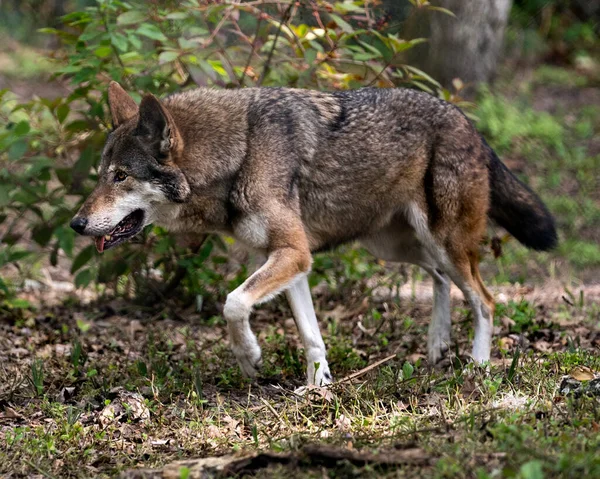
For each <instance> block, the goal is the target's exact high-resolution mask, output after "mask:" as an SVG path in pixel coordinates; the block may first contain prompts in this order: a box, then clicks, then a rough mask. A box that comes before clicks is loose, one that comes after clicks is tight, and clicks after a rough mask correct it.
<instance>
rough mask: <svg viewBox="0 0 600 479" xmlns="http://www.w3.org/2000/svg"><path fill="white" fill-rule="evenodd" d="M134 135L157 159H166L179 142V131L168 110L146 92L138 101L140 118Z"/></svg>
mask: <svg viewBox="0 0 600 479" xmlns="http://www.w3.org/2000/svg"><path fill="white" fill-rule="evenodd" d="M134 134H135V135H136V136H140V137H142V138H143V139H144V143H146V145H148V146H149V147H150V148H151V150H152V152H153V155H154V157H155V158H156V159H158V160H168V158H169V156H170V154H171V153H174V152H175V151H174V150H175V149H177V147H178V146H180V145H179V143H180V138H179V133H178V131H177V127H176V126H175V122H174V121H173V117H172V116H171V114H170V113H169V110H167V108H166V107H165V106H164V105H163V104H162V103H161V102H160V101H159V100H158V98H156V97H155V96H154V95H151V94H148V95H145V96H144V98H142V102H141V103H140V119H139V122H138V125H137V127H136V129H135V133H134Z"/></svg>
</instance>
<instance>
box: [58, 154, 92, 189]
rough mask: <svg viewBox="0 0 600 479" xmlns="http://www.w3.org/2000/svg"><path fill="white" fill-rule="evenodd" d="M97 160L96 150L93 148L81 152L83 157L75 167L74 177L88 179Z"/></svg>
mask: <svg viewBox="0 0 600 479" xmlns="http://www.w3.org/2000/svg"><path fill="white" fill-rule="evenodd" d="M95 158H96V155H95V150H94V148H93V147H92V146H88V147H87V148H86V149H85V150H83V151H82V152H81V156H80V157H79V159H78V160H77V161H76V162H75V164H74V165H73V174H74V176H75V177H76V178H86V177H87V176H88V174H89V172H90V170H91V168H92V165H93V164H94V159H95ZM59 179H60V178H59ZM61 182H62V180H61ZM63 184H64V183H63Z"/></svg>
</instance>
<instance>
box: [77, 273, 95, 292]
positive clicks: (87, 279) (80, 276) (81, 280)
mask: <svg viewBox="0 0 600 479" xmlns="http://www.w3.org/2000/svg"><path fill="white" fill-rule="evenodd" d="M92 279H94V275H93V274H92V271H91V270H90V269H83V270H81V271H80V272H79V273H77V276H75V287H77V288H85V287H86V286H89V284H90V283H91V282H92Z"/></svg>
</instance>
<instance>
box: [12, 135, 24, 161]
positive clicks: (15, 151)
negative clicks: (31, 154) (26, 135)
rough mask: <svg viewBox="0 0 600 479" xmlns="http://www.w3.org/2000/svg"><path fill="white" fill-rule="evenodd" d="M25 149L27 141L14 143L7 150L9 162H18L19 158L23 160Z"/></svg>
mask: <svg viewBox="0 0 600 479" xmlns="http://www.w3.org/2000/svg"><path fill="white" fill-rule="evenodd" d="M27 147H28V145H27V141H25V140H18V141H15V142H14V143H13V144H12V145H11V146H10V148H9V149H8V159H9V160H10V161H15V160H20V159H21V158H23V155H24V154H25V153H26V152H27Z"/></svg>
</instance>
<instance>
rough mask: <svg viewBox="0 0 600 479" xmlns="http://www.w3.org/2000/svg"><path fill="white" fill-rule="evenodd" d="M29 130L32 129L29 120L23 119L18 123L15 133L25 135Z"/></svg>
mask: <svg viewBox="0 0 600 479" xmlns="http://www.w3.org/2000/svg"><path fill="white" fill-rule="evenodd" d="M29 130H31V127H30V126H29V122H27V121H25V120H22V121H20V122H19V123H17V125H16V126H15V128H14V130H13V133H14V134H15V135H16V136H23V135H26V134H27V133H29Z"/></svg>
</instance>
